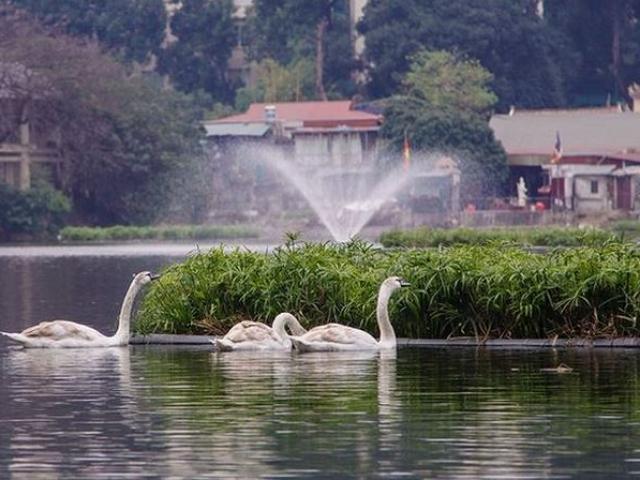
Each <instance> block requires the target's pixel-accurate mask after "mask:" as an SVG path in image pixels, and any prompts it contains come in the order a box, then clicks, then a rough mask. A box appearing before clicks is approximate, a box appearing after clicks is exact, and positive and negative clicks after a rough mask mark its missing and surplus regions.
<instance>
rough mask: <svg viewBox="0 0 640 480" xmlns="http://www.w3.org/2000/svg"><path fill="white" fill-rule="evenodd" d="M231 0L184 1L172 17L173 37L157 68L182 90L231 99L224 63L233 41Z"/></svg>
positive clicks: (223, 99)
mask: <svg viewBox="0 0 640 480" xmlns="http://www.w3.org/2000/svg"><path fill="white" fill-rule="evenodd" d="M232 14H233V2H232V1H231V0H183V1H182V2H181V7H180V8H179V9H178V10H177V11H176V12H175V13H174V15H173V17H172V19H171V33H172V34H173V35H174V36H175V37H176V40H175V41H173V42H172V43H171V44H170V45H168V46H167V47H166V49H164V50H163V51H162V52H161V54H160V58H159V65H158V70H159V72H160V73H166V74H168V75H169V76H170V77H171V80H172V82H173V84H174V85H175V86H176V87H177V88H178V89H179V90H182V91H183V92H194V91H196V90H203V91H205V92H207V93H209V94H210V95H211V96H212V97H213V98H214V99H216V100H219V101H231V100H232V97H233V89H232V85H230V83H229V79H228V78H227V64H228V62H229V58H230V57H231V51H232V49H233V46H234V45H235V41H236V30H235V26H234V23H233V18H232Z"/></svg>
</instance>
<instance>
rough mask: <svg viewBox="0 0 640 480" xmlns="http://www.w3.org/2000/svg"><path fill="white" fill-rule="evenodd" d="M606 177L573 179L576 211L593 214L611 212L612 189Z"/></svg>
mask: <svg viewBox="0 0 640 480" xmlns="http://www.w3.org/2000/svg"><path fill="white" fill-rule="evenodd" d="M609 183H610V182H609V179H608V178H607V177H604V176H599V175H593V176H580V177H575V178H574V179H573V188H574V202H575V210H576V212H580V213H592V212H602V211H607V210H611V208H612V206H613V205H612V199H611V188H610V185H609Z"/></svg>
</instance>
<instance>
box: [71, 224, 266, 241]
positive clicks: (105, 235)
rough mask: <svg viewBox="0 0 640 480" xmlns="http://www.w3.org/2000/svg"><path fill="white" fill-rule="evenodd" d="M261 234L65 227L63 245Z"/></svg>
mask: <svg viewBox="0 0 640 480" xmlns="http://www.w3.org/2000/svg"><path fill="white" fill-rule="evenodd" d="M258 235H259V233H258V232H257V231H256V230H255V229H254V228H251V227H248V226H241V225H162V226H138V227H134V226H125V225H115V226H112V227H104V228H101V227H65V228H63V229H62V230H61V231H60V239H61V240H62V241H63V242H94V241H101V242H104V241H110V240H148V239H156V240H194V239H195V240H202V239H223V238H255V237H258Z"/></svg>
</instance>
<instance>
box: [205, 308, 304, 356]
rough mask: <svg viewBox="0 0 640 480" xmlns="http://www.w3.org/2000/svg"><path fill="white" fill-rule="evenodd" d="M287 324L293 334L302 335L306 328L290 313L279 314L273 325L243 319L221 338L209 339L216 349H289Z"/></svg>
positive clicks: (226, 350) (289, 341)
mask: <svg viewBox="0 0 640 480" xmlns="http://www.w3.org/2000/svg"><path fill="white" fill-rule="evenodd" d="M286 326H288V327H289V328H290V329H291V332H292V333H293V334H295V335H303V334H304V333H306V330H305V329H304V328H303V327H302V325H300V323H299V322H298V319H297V318H296V317H294V316H293V315H291V314H290V313H287V312H284V313H281V314H279V315H278V316H277V317H276V318H275V319H274V320H273V326H272V327H270V326H269V325H265V324H264V323H260V322H252V321H249V320H244V321H242V322H240V323H237V324H235V325H234V326H233V328H231V330H229V331H228V332H227V334H226V335H225V336H224V337H222V338H216V339H214V340H211V343H213V344H214V345H215V346H216V347H217V349H218V350H220V351H225V352H228V351H231V350H291V340H290V339H289V335H288V334H287V331H286V330H285V327H286Z"/></svg>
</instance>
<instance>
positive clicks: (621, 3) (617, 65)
mask: <svg viewBox="0 0 640 480" xmlns="http://www.w3.org/2000/svg"><path fill="white" fill-rule="evenodd" d="M611 3H612V9H611V17H612V18H611V73H612V74H613V78H614V81H615V84H616V88H617V89H618V93H619V94H620V95H621V96H622V98H624V100H625V102H626V103H627V104H628V105H631V98H630V97H629V94H628V93H627V89H626V88H625V84H624V80H623V78H622V72H621V71H620V70H621V56H620V37H621V35H622V30H623V28H624V22H625V16H626V13H627V12H626V11H627V8H626V7H627V0H612V2H611Z"/></svg>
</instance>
